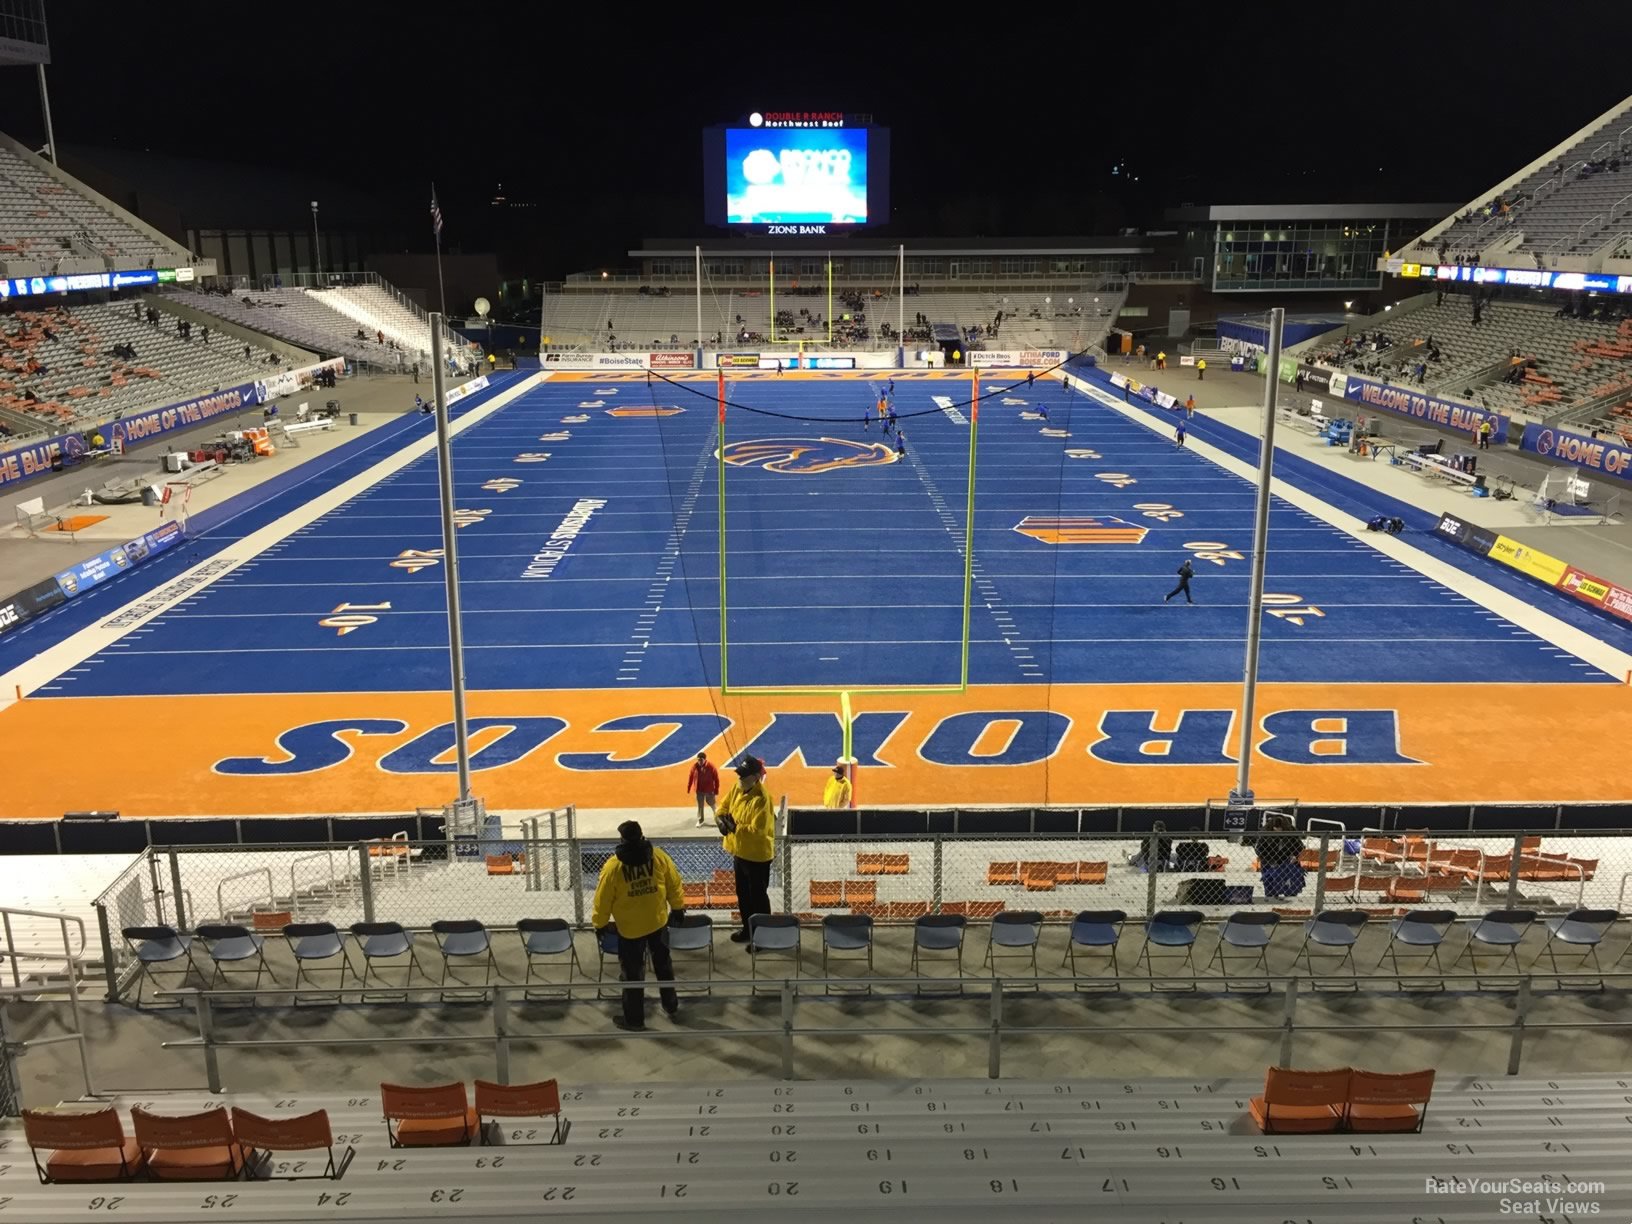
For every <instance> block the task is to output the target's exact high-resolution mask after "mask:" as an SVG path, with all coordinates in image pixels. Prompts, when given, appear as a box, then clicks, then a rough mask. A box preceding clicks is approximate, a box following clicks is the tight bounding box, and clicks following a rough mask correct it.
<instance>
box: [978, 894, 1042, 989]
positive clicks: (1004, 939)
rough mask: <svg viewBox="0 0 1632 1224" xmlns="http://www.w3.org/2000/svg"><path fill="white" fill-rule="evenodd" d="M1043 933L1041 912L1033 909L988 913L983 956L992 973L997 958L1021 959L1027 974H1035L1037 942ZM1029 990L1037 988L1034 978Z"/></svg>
mask: <svg viewBox="0 0 1632 1224" xmlns="http://www.w3.org/2000/svg"><path fill="white" fill-rule="evenodd" d="M1042 934H1043V916H1042V914H1040V913H1038V912H1037V911H1036V910H1005V911H1003V912H1002V913H1000V914H994V915H992V928H991V937H990V939H989V940H988V941H987V944H986V959H985V961H984V962H982V963H983V964H984V965H986V966H989V967H990V968H991V971H992V976H993V977H996V976H997V962H998V961H1000V960H1017V961H1022V962H1024V963H1026V964H1027V965H1029V966H1030V967H1031V976H1032V977H1034V978H1035V977H1036V976H1037V942H1038V940H1039V939H1041V938H1042ZM1031 988H1032V989H1033V990H1041V989H1042V983H1041V982H1034V983H1033V984H1032V987H1031Z"/></svg>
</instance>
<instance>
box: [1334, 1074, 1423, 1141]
mask: <svg viewBox="0 0 1632 1224" xmlns="http://www.w3.org/2000/svg"><path fill="white" fill-rule="evenodd" d="M1433 1091H1434V1073H1433V1071H1432V1069H1430V1070H1427V1071H1408V1072H1405V1073H1404V1074H1401V1075H1385V1074H1383V1073H1381V1072H1377V1071H1355V1072H1354V1073H1353V1075H1352V1076H1351V1078H1350V1080H1349V1101H1348V1114H1347V1121H1348V1127H1349V1129H1350V1130H1352V1131H1364V1132H1366V1133H1368V1134H1378V1133H1387V1132H1391V1131H1420V1130H1421V1129H1422V1121H1423V1119H1424V1118H1426V1117H1427V1116H1428V1098H1429V1097H1430V1096H1432V1095H1433Z"/></svg>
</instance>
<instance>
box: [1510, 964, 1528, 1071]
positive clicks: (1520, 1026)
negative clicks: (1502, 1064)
mask: <svg viewBox="0 0 1632 1224" xmlns="http://www.w3.org/2000/svg"><path fill="white" fill-rule="evenodd" d="M1529 1014H1530V975H1529V974H1526V975H1525V976H1524V977H1522V978H1520V979H1519V993H1518V996H1517V997H1516V998H1515V999H1514V1000H1513V1040H1512V1042H1511V1043H1510V1044H1509V1045H1508V1047H1507V1073H1508V1074H1509V1075H1517V1074H1518V1073H1519V1059H1520V1058H1521V1057H1522V1056H1523V1055H1524V1021H1525V1017H1526V1016H1528V1015H1529Z"/></svg>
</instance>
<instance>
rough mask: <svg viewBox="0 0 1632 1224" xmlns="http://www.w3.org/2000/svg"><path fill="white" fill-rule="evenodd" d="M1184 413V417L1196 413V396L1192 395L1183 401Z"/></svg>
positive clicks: (1192, 415)
mask: <svg viewBox="0 0 1632 1224" xmlns="http://www.w3.org/2000/svg"><path fill="white" fill-rule="evenodd" d="M1184 415H1185V416H1186V417H1194V416H1195V415H1196V397H1195V396H1193V395H1192V396H1191V397H1190V398H1189V399H1187V400H1185V401H1184Z"/></svg>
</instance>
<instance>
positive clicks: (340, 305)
mask: <svg viewBox="0 0 1632 1224" xmlns="http://www.w3.org/2000/svg"><path fill="white" fill-rule="evenodd" d="M304 292H305V293H306V294H307V295H308V296H310V297H311V298H313V299H314V300H316V301H318V302H320V303H321V304H322V305H324V306H327V307H329V308H330V309H331V310H334V311H337V312H338V313H340V314H342V315H344V316H345V317H346V318H348V319H351V320H354V321H355V322H356V324H357V325H358V326H360V327H361V328H362V329H363V330H364V331H365V332H366V333H368V334H370V335H376V333H383V334H384V335H385V338H386V339H387V340H390V341H394V342H395V343H396V345H397V346H398V347H399V348H401V349H403V350H404V352H405V355H406V357H407V360H408V361H409V362H410V363H412V362H414V361H425V360H426V359H427V357H428V355H429V353H430V351H431V326H430V323H429V322H428V321H427V320H426V319H425V318H423V317H422V316H421V315H419V314H418V313H416V312H415V311H413V310H410V309H409V308H408V307H406V306H404V305H403V304H402V303H401V302H399V301H397V299H396V298H394V297H393V296H392V295H391V294H389V293H387V292H386V291H385V290H384V289H383V288H381V287H380V286H379V285H338V286H335V287H334V288H332V289H307V290H304ZM354 330H355V329H354ZM377 338H378V337H377V335H376V340H377ZM443 343H444V346H445V348H444V353H445V354H457V355H459V357H460V360H461V363H462V364H468V363H469V361H470V360H472V356H471V354H470V352H469V346H468V345H467V344H466V343H465V342H464V341H463V340H461V339H460V338H459V337H458V336H453V338H452V339H451V340H450V339H449V338H448V334H444V336H443Z"/></svg>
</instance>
